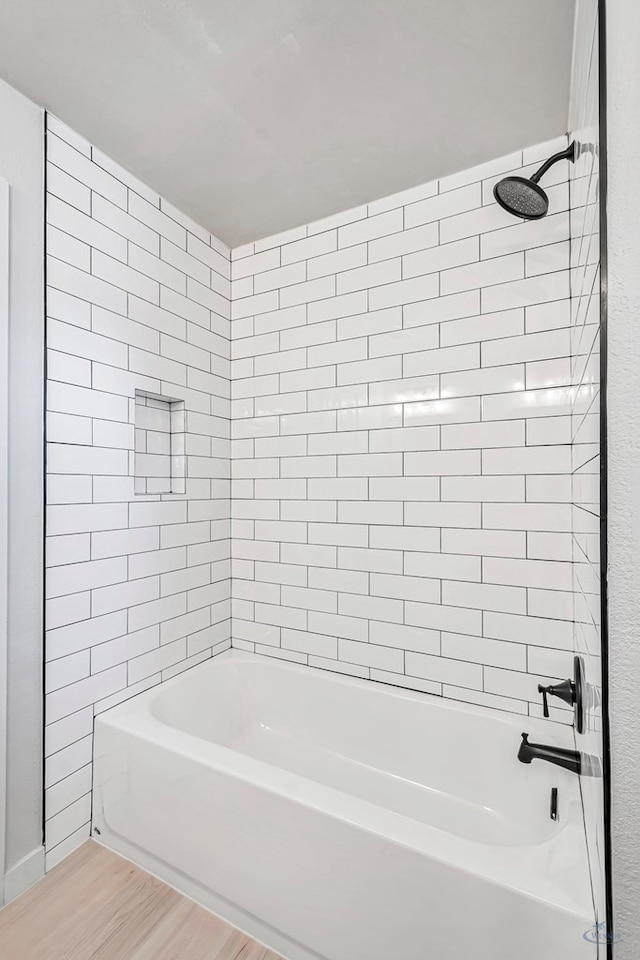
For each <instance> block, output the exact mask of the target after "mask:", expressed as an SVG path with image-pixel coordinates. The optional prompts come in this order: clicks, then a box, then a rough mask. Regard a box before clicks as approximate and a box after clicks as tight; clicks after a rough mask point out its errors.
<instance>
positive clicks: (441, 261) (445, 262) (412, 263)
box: [402, 237, 499, 294]
mask: <svg viewBox="0 0 640 960" xmlns="http://www.w3.org/2000/svg"><path fill="white" fill-rule="evenodd" d="M479 259H480V244H479V241H478V237H468V238H467V239H465V240H457V241H455V242H454V243H445V244H442V245H440V246H437V247H431V248H430V249H428V250H421V251H419V252H417V253H410V254H408V255H407V256H405V257H403V258H402V276H403V277H404V278H405V279H407V278H408V277H419V276H422V275H423V274H425V273H437V272H439V271H443V270H444V271H449V270H451V268H453V267H457V266H460V265H461V264H465V263H473V262H474V261H476V260H479ZM498 282H499V281H498ZM480 286H482V283H471V284H469V286H467V287H464V288H461V289H467V290H471V289H474V288H475V287H480ZM455 292H457V291H455V290H445V289H443V288H441V293H443V294H447V293H455Z"/></svg>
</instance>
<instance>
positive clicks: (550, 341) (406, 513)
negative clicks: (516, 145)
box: [231, 139, 592, 722]
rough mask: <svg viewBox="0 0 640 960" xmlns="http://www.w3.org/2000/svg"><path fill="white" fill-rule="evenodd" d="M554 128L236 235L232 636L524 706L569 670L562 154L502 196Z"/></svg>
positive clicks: (351, 668) (568, 377)
mask: <svg viewBox="0 0 640 960" xmlns="http://www.w3.org/2000/svg"><path fill="white" fill-rule="evenodd" d="M565 145H566V140H565V139H562V140H560V141H554V142H550V143H545V144H540V145H539V146H537V147H535V148H534V149H533V150H527V151H525V152H524V153H517V154H513V155H511V156H509V157H505V158H502V159H501V160H498V161H495V162H494V163H492V164H491V165H484V166H482V167H478V168H476V169H475V170H469V171H465V173H464V175H460V176H457V177H453V178H447V179H445V180H442V181H440V182H439V183H432V184H427V185H425V186H424V187H420V188H416V189H415V190H411V191H407V192H405V193H403V194H398V195H397V196H395V197H389V198H387V199H385V200H384V201H376V202H375V203H372V204H370V205H369V207H368V208H367V207H366V206H364V207H359V208H357V209H355V210H350V211H347V212H346V213H344V214H342V215H339V216H337V217H335V218H330V219H329V220H324V221H322V222H320V223H315V224H310V225H309V226H307V227H306V228H305V227H303V228H300V229H299V230H297V231H295V232H294V233H293V234H292V235H290V236H284V237H282V236H280V237H274V238H268V239H266V240H262V241H260V242H259V243H256V244H248V245H245V246H244V247H242V248H240V249H237V250H234V251H233V252H232V257H231V259H232V267H231V276H232V286H233V291H234V293H233V302H232V312H231V316H232V321H231V333H232V345H231V356H232V361H231V369H232V413H233V417H232V444H231V447H232V517H233V520H232V557H233V559H232V575H233V579H232V591H233V601H232V612H233V621H232V623H233V645H234V646H235V647H238V648H240V649H244V650H250V651H255V652H258V653H262V654H265V655H266V656H277V657H281V658H285V659H289V660H293V661H295V662H296V663H304V664H308V665H310V666H314V667H320V668H323V669H327V670H335V671H339V672H344V673H348V674H352V675H355V676H359V677H365V678H369V679H371V680H380V681H383V682H385V683H391V684H396V685H398V686H402V687H409V688H413V689H416V690H427V691H428V692H430V693H436V694H441V695H444V696H447V697H451V698H454V699H458V700H464V701H468V702H472V703H477V704H485V705H488V706H491V707H497V708H499V709H503V710H507V711H511V712H517V713H520V714H523V715H528V714H531V715H534V714H535V715H539V714H540V698H539V695H538V693H537V684H538V682H540V681H545V680H550V679H555V678H559V677H564V676H568V675H569V671H570V668H571V648H572V624H571V620H572V616H573V611H572V603H571V598H572V576H571V559H572V557H571V531H572V506H571V475H572V455H571V440H572V429H571V424H572V417H573V416H575V415H576V413H577V411H578V410H579V411H582V412H584V413H585V414H586V412H587V410H588V408H589V403H590V397H589V396H587V392H585V391H582V392H581V393H580V394H579V395H578V396H577V397H575V396H574V389H573V384H574V379H573V376H574V371H573V369H572V364H571V359H570V357H571V336H572V330H571V314H570V308H569V285H570V270H569V242H568V241H569V212H568V206H569V203H568V201H569V194H568V183H567V168H566V165H565V166H564V168H562V167H561V166H559V167H557V168H553V170H552V172H550V174H549V181H550V183H551V186H550V190H549V192H550V197H551V215H550V216H549V217H548V218H547V219H545V220H542V221H538V222H535V223H532V222H529V223H522V222H518V221H517V220H515V219H514V218H513V217H511V216H509V215H508V214H506V213H505V212H504V211H502V210H501V209H500V208H498V207H497V206H496V204H495V202H494V200H493V195H492V187H493V184H494V183H495V182H496V180H497V179H499V177H500V176H504V175H505V174H507V173H510V172H517V173H522V172H523V170H524V172H525V173H526V172H529V171H533V170H534V169H535V168H536V166H537V165H539V162H540V160H541V158H544V157H545V156H546V155H547V154H550V153H553V152H554V151H555V150H557V149H561V148H564V146H565ZM577 442H578V443H579V444H580V447H579V449H581V450H582V451H583V453H582V454H581V455H582V456H584V458H585V460H586V459H587V458H588V456H589V455H590V454H589V451H590V449H591V447H590V446H589V445H590V444H591V442H592V441H591V439H588V440H587V439H585V441H584V443H582V440H581V438H578V439H577ZM553 715H554V718H555V719H556V720H560V721H563V722H569V721H570V714H569V713H568V711H564V710H561V709H557V708H555V709H554V710H553Z"/></svg>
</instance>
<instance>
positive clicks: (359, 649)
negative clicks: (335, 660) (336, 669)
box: [338, 639, 404, 673]
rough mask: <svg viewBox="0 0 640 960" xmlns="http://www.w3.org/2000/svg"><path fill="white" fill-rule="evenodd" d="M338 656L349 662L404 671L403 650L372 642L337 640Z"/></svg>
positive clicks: (381, 668) (397, 671)
mask: <svg viewBox="0 0 640 960" xmlns="http://www.w3.org/2000/svg"><path fill="white" fill-rule="evenodd" d="M338 657H339V658H340V659H341V660H346V661H348V662H349V663H356V664H360V665H361V666H367V667H376V668H377V669H379V670H391V671H394V672H396V673H402V672H403V671H404V652H403V651H402V650H393V649H391V648H390V647H382V646H378V645H377V644H374V643H358V642H357V641H354V640H342V639H340V640H338Z"/></svg>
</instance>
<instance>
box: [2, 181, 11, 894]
mask: <svg viewBox="0 0 640 960" xmlns="http://www.w3.org/2000/svg"><path fill="white" fill-rule="evenodd" d="M8 381H9V184H8V183H7V181H6V180H0V906H1V905H2V904H3V903H4V876H5V870H6V862H5V823H6V795H7V624H8V617H7V603H8V586H7V583H8V575H9V570H8V547H9V543H8V517H9V505H8V500H9V481H8V473H9V452H8V451H9V386H8Z"/></svg>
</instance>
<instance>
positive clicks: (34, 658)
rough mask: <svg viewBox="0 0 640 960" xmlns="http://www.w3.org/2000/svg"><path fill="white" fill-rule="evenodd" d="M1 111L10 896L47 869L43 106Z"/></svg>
mask: <svg viewBox="0 0 640 960" xmlns="http://www.w3.org/2000/svg"><path fill="white" fill-rule="evenodd" d="M0 117H1V118H2V137H0V178H4V179H6V180H7V181H8V183H9V185H10V188H11V209H10V220H11V228H10V247H11V251H10V287H9V298H10V300H9V355H10V358H11V359H10V371H9V564H8V566H9V583H8V588H9V610H8V626H9V630H8V632H9V649H8V671H7V672H8V713H9V723H8V733H7V750H8V757H7V830H6V861H5V868H6V869H7V870H9V871H11V870H12V868H13V879H12V880H11V881H10V883H9V890H8V895H9V894H13V893H15V892H18V891H19V889H20V887H21V886H22V880H21V879H20V878H23V877H24V878H26V880H25V882H28V880H29V879H31V878H32V877H33V876H34V875H37V873H38V872H39V871H40V870H41V868H42V856H41V850H42V590H43V586H42V509H43V508H42V502H43V496H42V461H43V458H42V403H43V221H44V209H43V111H42V110H41V109H40V108H39V107H37V106H36V105H35V104H33V103H31V102H30V101H29V100H27V99H25V97H23V96H22V95H21V94H19V93H17V92H16V91H15V90H13V89H12V88H11V87H9V86H7V85H6V84H5V83H2V82H0ZM16 867H17V868H18V869H17V872H16V870H15V868H16Z"/></svg>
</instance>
